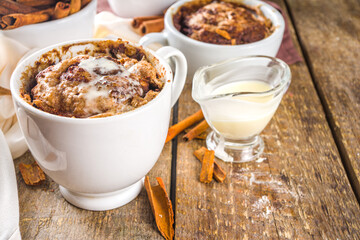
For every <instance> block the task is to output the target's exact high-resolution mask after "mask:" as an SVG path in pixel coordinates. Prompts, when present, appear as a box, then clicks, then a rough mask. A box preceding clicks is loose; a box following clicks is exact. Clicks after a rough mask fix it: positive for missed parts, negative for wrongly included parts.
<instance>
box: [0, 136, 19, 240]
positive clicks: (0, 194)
mask: <svg viewBox="0 0 360 240" xmlns="http://www.w3.org/2000/svg"><path fill="white" fill-rule="evenodd" d="M0 153H1V154H0V239H12V240H15V239H21V236H20V231H19V204H18V193H17V185H16V176H15V169H14V163H13V160H12V157H11V153H10V150H9V147H8V146H7V142H6V140H5V136H4V134H3V133H2V131H0Z"/></svg>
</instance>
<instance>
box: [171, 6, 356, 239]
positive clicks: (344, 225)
mask: <svg viewBox="0 0 360 240" xmlns="http://www.w3.org/2000/svg"><path fill="white" fill-rule="evenodd" d="M276 2H277V3H280V5H281V6H282V7H283V8H284V7H285V6H284V4H283V2H282V1H276ZM313 21H315V20H313ZM291 30H292V32H293V28H291ZM292 35H293V39H296V38H295V36H294V33H293V34H292ZM296 44H297V42H296ZM297 46H298V45H297ZM291 70H292V74H293V81H292V83H291V86H290V88H289V90H288V93H287V94H286V95H285V97H284V99H283V101H282V103H281V105H280V107H279V109H278V111H277V113H276V115H275V117H274V118H273V120H272V121H271V123H270V125H269V126H268V127H267V128H266V129H265V130H264V132H263V134H262V136H263V138H264V141H265V146H266V147H265V154H264V158H265V159H264V160H260V161H258V162H252V163H247V164H228V163H223V162H220V163H221V165H222V167H223V168H224V169H225V170H226V171H227V173H228V178H227V180H226V181H225V182H224V183H222V184H220V183H217V182H213V183H211V184H208V185H206V184H203V183H200V182H199V180H198V177H199V176H198V175H199V171H200V163H199V162H198V161H197V160H196V159H195V157H194V156H193V151H194V150H195V149H197V148H199V147H201V146H204V145H205V142H204V141H202V140H195V141H192V142H189V143H185V142H183V141H182V140H179V143H178V157H177V186H176V189H177V191H176V214H175V216H176V233H175V236H176V238H178V239H321V238H322V239H337V238H338V239H357V238H360V220H359V219H358V216H359V214H360V208H359V205H358V202H357V201H356V198H355V195H354V193H353V191H352V189H351V186H350V184H349V182H348V180H347V176H346V173H345V170H344V168H343V166H342V163H341V158H340V156H339V153H338V151H337V148H336V145H335V142H334V140H333V138H332V135H331V131H330V128H329V126H328V123H327V121H326V117H325V113H324V111H323V108H322V105H321V103H320V100H319V98H318V96H317V93H316V91H315V88H314V85H313V83H312V80H311V76H310V74H309V71H308V69H307V67H306V65H305V63H298V64H296V65H293V66H291ZM190 91H191V81H188V82H187V85H186V90H185V91H184V93H183V95H182V97H181V99H180V104H179V119H183V118H185V117H186V116H188V115H190V114H191V113H193V112H195V111H196V110H197V109H198V108H199V107H198V105H197V104H196V103H195V102H194V101H193V100H192V98H191V93H190ZM180 137H181V136H180ZM180 137H179V139H180Z"/></svg>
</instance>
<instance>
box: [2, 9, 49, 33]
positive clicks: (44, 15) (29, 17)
mask: <svg viewBox="0 0 360 240" xmlns="http://www.w3.org/2000/svg"><path fill="white" fill-rule="evenodd" d="M51 12H53V10H52V9H47V10H42V11H39V12H33V13H28V14H21V13H14V14H9V15H5V16H3V17H2V18H1V20H2V22H3V23H4V24H6V25H7V26H6V27H5V28H4V29H5V30H9V29H14V28H18V27H21V26H25V25H29V24H34V23H39V22H45V21H47V20H49V19H50V15H52V14H51Z"/></svg>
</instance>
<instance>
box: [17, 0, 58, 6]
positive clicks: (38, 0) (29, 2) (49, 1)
mask: <svg viewBox="0 0 360 240" xmlns="http://www.w3.org/2000/svg"><path fill="white" fill-rule="evenodd" d="M57 1H58V0H16V2H18V3H20V4H23V5H26V6H31V7H39V6H50V5H55V4H56V2H57Z"/></svg>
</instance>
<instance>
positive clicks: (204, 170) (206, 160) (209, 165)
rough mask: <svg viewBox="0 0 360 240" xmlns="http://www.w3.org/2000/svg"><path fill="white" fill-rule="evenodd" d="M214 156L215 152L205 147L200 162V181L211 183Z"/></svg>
mask: <svg viewBox="0 0 360 240" xmlns="http://www.w3.org/2000/svg"><path fill="white" fill-rule="evenodd" d="M214 158H215V152H214V151H213V150H207V149H206V151H205V154H204V157H203V160H202V162H201V172H200V182H203V183H211V181H212V179H213V173H214Z"/></svg>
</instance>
